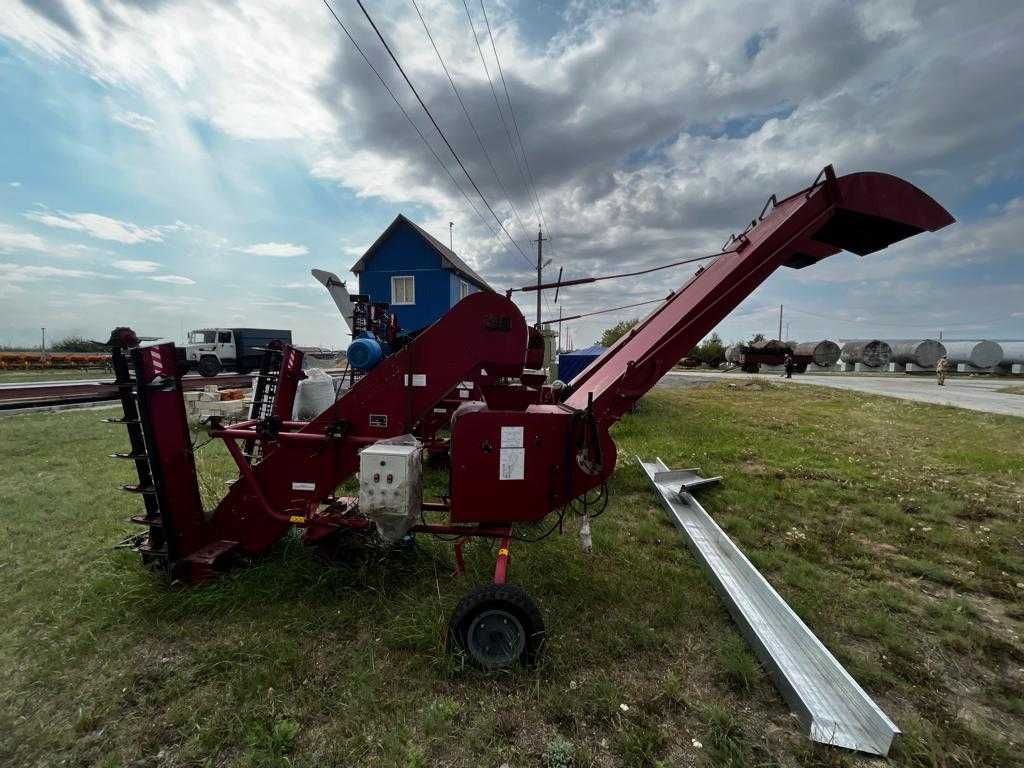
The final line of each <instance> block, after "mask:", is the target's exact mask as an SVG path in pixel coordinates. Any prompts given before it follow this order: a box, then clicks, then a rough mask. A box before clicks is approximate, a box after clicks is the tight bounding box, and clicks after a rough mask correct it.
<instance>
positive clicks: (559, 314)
mask: <svg viewBox="0 0 1024 768" xmlns="http://www.w3.org/2000/svg"><path fill="white" fill-rule="evenodd" d="M559 282H561V281H559ZM558 354H562V308H561V307H559V308H558Z"/></svg>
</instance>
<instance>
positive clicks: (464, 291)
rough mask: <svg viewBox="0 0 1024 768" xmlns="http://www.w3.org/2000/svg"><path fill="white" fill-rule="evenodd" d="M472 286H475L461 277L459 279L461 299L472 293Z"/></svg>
mask: <svg viewBox="0 0 1024 768" xmlns="http://www.w3.org/2000/svg"><path fill="white" fill-rule="evenodd" d="M472 288H473V286H471V285H470V284H469V283H468V282H466V281H465V280H461V279H460V280H459V301H462V300H463V299H464V298H466V297H467V296H469V294H471V293H472V292H473V291H472Z"/></svg>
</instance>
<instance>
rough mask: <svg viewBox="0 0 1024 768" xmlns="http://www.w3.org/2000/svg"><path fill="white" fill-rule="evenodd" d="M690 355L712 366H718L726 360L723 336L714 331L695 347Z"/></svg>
mask: <svg viewBox="0 0 1024 768" xmlns="http://www.w3.org/2000/svg"><path fill="white" fill-rule="evenodd" d="M690 356H691V357H696V358H697V359H698V360H700V361H701V362H702V363H704V364H705V365H707V366H708V367H710V368H717V367H718V366H719V365H721V364H722V363H723V362H724V361H725V344H724V343H723V342H722V337H721V336H719V335H718V334H717V333H712V334H711V335H710V336H708V337H707V338H706V339H704V341H702V342H701V343H700V344H698V345H697V346H696V347H694V348H693V350H692V351H691V352H690Z"/></svg>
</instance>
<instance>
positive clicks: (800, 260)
mask: <svg viewBox="0 0 1024 768" xmlns="http://www.w3.org/2000/svg"><path fill="white" fill-rule="evenodd" d="M771 202H774V196H773V197H772V198H771V200H770V201H769V203H771ZM767 208H768V206H766V209H767ZM953 221H954V219H953V217H952V216H950V215H949V213H948V212H947V211H946V210H945V209H944V208H943V207H942V206H941V205H939V204H938V203H937V202H935V200H933V199H932V198H931V197H929V196H928V195H927V194H925V193H924V192H922V191H921V190H920V189H918V188H917V187H915V186H914V185H913V184H910V183H908V182H906V181H904V180H903V179H900V178H897V177H896V176H891V175H889V174H886V173H871V172H865V173H852V174H850V175H848V176H843V177H840V178H836V176H835V173H834V171H833V170H832V166H828V167H827V168H825V169H824V170H823V171H822V172H821V174H819V181H816V182H815V183H814V184H813V185H811V186H810V187H808V188H807V189H804V190H801V191H800V192H797V193H796V194H794V195H791V196H790V197H787V198H785V199H784V200H781V201H778V202H776V203H775V204H774V206H773V207H771V208H770V209H768V210H766V211H765V212H764V213H763V214H762V216H761V217H760V218H759V219H757V220H756V221H753V222H751V224H752V226H751V227H749V228H748V229H747V230H746V231H744V232H743V233H742V234H741V235H740V236H739V237H736V238H733V239H731V242H730V243H729V245H728V247H727V249H726V252H725V253H724V255H722V256H719V257H718V258H717V259H716V260H715V261H714V262H713V263H711V264H710V265H708V266H707V267H705V268H703V269H700V270H698V272H697V274H696V275H694V276H693V278H692V279H691V280H690V281H689V282H688V283H686V284H685V285H684V286H683V287H682V288H680V289H679V290H678V291H676V292H675V293H673V294H671V295H670V296H669V298H668V299H667V300H666V301H665V303H664V304H662V305H660V306H659V307H658V308H657V309H656V310H654V311H653V312H652V313H651V314H650V315H648V316H647V317H646V318H645V319H644V320H643V322H641V323H640V324H639V325H637V326H636V327H635V328H634V329H633V330H632V331H630V333H628V334H627V335H626V336H624V337H623V338H622V339H620V340H619V342H618V343H617V344H615V345H614V346H612V347H611V348H609V349H608V350H607V351H606V352H605V353H604V354H603V355H602V356H601V357H599V358H598V359H597V360H595V361H594V362H593V363H592V364H591V365H590V366H588V367H587V368H586V369H585V370H584V371H582V372H581V373H580V374H579V376H577V377H576V378H575V379H573V380H572V382H570V386H571V394H570V396H569V397H568V399H566V401H565V403H566V405H569V406H572V407H573V408H586V407H587V403H588V401H589V400H590V399H591V398H593V402H594V411H595V413H596V414H598V415H599V416H601V417H602V418H607V417H611V418H613V419H615V418H618V417H619V416H621V415H622V414H623V413H626V412H627V411H628V410H629V408H630V407H631V406H632V405H633V403H634V402H635V401H636V400H637V399H639V398H640V397H641V396H642V395H643V394H644V393H645V392H647V391H648V390H649V389H650V388H651V387H653V386H654V384H655V383H657V381H658V380H659V379H660V378H661V377H662V376H664V375H665V373H667V372H668V371H669V369H671V368H672V366H674V365H675V364H676V363H677V362H678V361H679V360H680V359H682V358H683V357H684V356H685V355H686V354H688V353H689V351H690V350H691V349H693V347H694V346H696V345H697V343H699V342H700V340H701V339H702V338H704V337H705V336H706V335H707V334H708V333H710V332H711V331H712V330H714V328H715V326H717V325H718V324H719V323H720V322H721V321H722V320H724V319H725V318H726V317H727V316H728V315H729V313H730V312H732V311H733V310H734V309H736V307H738V306H739V305H740V303H741V302H742V301H743V300H744V299H745V298H746V297H747V296H749V295H750V294H751V293H753V292H754V290H755V289H756V288H757V287H758V286H759V285H760V284H761V283H763V282H764V281H765V280H766V279H767V278H768V277H769V276H770V275H771V274H772V272H774V271H775V270H776V269H778V268H779V267H782V266H788V267H792V268H794V269H802V268H804V267H807V266H810V265H811V264H814V263H816V262H818V261H821V260H822V259H824V258H825V257H827V256H831V255H833V254H836V253H839V251H842V250H847V251H851V252H853V253H856V254H858V255H859V256H866V255H867V254H870V253H874V252H875V251H880V250H882V249H883V248H886V247H888V246H890V245H892V244H893V243H896V242H899V241H900V240H904V239H906V238H908V237H911V236H913V235H916V234H919V233H921V232H926V231H927V232H934V231H936V230H938V229H942V228H943V227H945V226H947V225H948V224H952V223H953Z"/></svg>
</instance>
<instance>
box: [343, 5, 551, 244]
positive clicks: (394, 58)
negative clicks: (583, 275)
mask: <svg viewBox="0 0 1024 768" xmlns="http://www.w3.org/2000/svg"><path fill="white" fill-rule="evenodd" d="M324 2H327V0H324ZM356 5H358V6H359V10H361V11H362V12H363V15H364V16H365V17H366V20H367V21H368V22H369V23H370V26H371V27H373V31H374V32H376V33H377V37H378V38H379V39H380V42H381V45H383V46H384V50H385V51H387V52H388V56H390V57H391V61H393V62H394V64H395V66H396V67H397V68H398V71H399V72H400V73H401V75H402V78H403V79H404V80H405V83H406V85H408V86H409V89H410V90H411V91H412V93H413V95H414V96H415V97H416V101H418V102H419V104H420V106H421V107H422V108H423V111H424V112H426V113H427V117H428V118H430V122H431V124H432V125H433V126H434V129H435V130H436V131H437V134H438V135H439V136H440V137H441V140H442V141H443V142H444V143H445V146H446V147H448V151H449V152H451V153H452V157H454V158H455V162H456V163H458V164H459V167H460V168H461V169H462V172H463V173H464V174H466V178H467V179H469V183H470V184H472V185H473V189H475V190H476V193H477V194H478V195H479V196H480V199H481V200H483V203H484V205H485V206H486V207H487V210H488V211H490V212H491V216H493V217H494V220H495V221H496V222H498V226H499V227H501V230H502V232H504V233H505V236H506V237H508V239H509V240H510V241H511V242H512V244H513V245H514V246H515V247H516V250H518V251H519V253H520V255H521V256H522V257H523V258H524V259H526V260H527V262H529V261H530V260H529V259H528V258H527V256H526V254H525V253H524V252H523V249H522V248H520V246H519V243H517V242H516V239H515V238H514V237H512V235H511V233H509V231H508V229H507V228H506V227H505V222H503V221H502V220H501V219H500V218H498V214H496V213H495V212H494V208H492V207H491V204H490V203H489V202H487V198H486V197H485V196H484V193H483V192H481V191H480V187H479V186H477V183H476V181H474V180H473V177H472V175H470V173H469V170H467V168H466V166H465V164H464V163H463V162H462V158H460V157H459V153H458V152H456V151H455V147H453V146H452V143H451V142H450V141H448V137H447V136H445V135H444V131H442V130H441V126H440V125H438V124H437V120H435V119H434V115H433V113H432V112H431V111H430V108H429V107H428V106H427V104H426V102H425V101H423V98H422V97H421V96H420V92H419V91H417V90H416V86H415V85H413V84H412V80H410V79H409V76H408V75H407V74H406V73H405V69H403V68H402V65H401V64H400V63H399V61H398V57H397V56H395V53H394V51H392V50H391V46H390V45H388V41H387V40H385V39H384V35H383V34H381V31H380V29H379V28H378V27H377V24H376V23H375V22H374V20H373V17H372V16H370V12H369V11H367V10H366V6H365V5H363V0H356ZM531 263H532V262H531Z"/></svg>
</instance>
